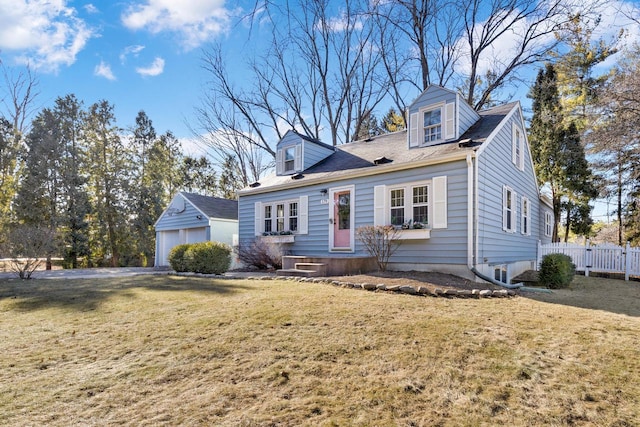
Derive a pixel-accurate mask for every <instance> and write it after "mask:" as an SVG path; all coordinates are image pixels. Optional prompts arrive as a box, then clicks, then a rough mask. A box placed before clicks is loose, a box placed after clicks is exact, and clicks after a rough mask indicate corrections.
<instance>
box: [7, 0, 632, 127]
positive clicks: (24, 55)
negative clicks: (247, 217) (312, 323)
mask: <svg viewBox="0 0 640 427" xmlns="http://www.w3.org/2000/svg"><path fill="white" fill-rule="evenodd" d="M587 1H591V0H587ZM254 4H255V3H254V2H252V1H251V0H246V1H244V3H243V2H242V1H240V2H237V1H234V2H229V1H225V0H122V1H119V0H94V1H78V0H76V1H73V0H0V59H1V60H2V61H3V63H4V65H5V66H7V67H10V68H14V67H15V68H14V69H15V70H19V68H20V67H21V66H24V64H26V63H29V64H30V65H31V67H32V68H33V69H35V70H36V72H37V76H38V78H39V81H40V85H39V89H40V96H39V98H38V99H37V103H38V106H39V107H45V106H51V105H52V104H53V101H54V100H55V99H56V98H57V97H58V96H64V95H66V94H69V93H73V94H75V95H76V96H77V97H78V98H79V99H81V100H82V101H84V102H85V104H86V105H87V106H88V105H90V104H92V103H94V102H97V101H99V100H102V99H106V100H108V101H109V102H111V103H112V104H114V105H115V112H116V117H117V121H118V125H119V126H120V127H123V128H126V127H130V126H132V125H133V124H134V123H135V117H136V115H137V113H138V111H139V110H144V111H145V112H146V113H147V115H148V116H149V117H150V118H151V120H152V121H153V123H154V126H155V127H156V130H157V131H158V132H164V131H166V130H171V131H172V132H174V134H175V135H176V136H177V137H179V138H181V139H183V138H184V139H186V138H189V137H191V136H192V135H191V132H190V131H189V128H188V126H187V124H186V123H191V124H192V125H196V122H195V119H194V108H195V107H196V106H197V105H199V102H200V97H201V93H202V90H203V85H204V84H205V81H206V77H207V76H206V74H205V73H204V72H203V70H202V69H201V68H200V58H201V52H202V49H203V48H206V46H207V43H210V42H222V43H223V44H224V45H225V51H226V52H227V54H230V56H229V60H230V61H233V62H234V64H237V65H238V66H237V67H232V70H233V73H234V77H235V78H237V79H238V81H239V82H241V81H242V75H243V73H242V63H243V61H244V60H245V59H248V58H247V56H249V53H248V52H250V53H254V52H255V51H257V49H258V48H257V47H256V43H257V42H259V41H260V40H262V39H265V40H266V39H268V38H269V37H261V36H262V35H261V34H260V31H269V28H268V27H266V28H265V27H261V26H254V27H253V28H252V34H251V35H249V30H248V27H246V26H244V25H243V24H242V23H241V21H240V18H241V17H242V16H243V14H244V13H246V11H247V9H248V8H251V7H252V6H254ZM337 4H339V3H337ZM607 5H608V7H609V10H610V11H611V10H614V11H615V10H618V9H619V8H620V7H625V5H630V3H624V2H618V1H610V2H608V3H607ZM243 6H244V8H243ZM238 22H240V23H238ZM603 24H604V25H602V27H601V28H602V29H604V30H605V31H607V30H608V31H612V32H614V33H615V32H616V31H617V27H618V26H620V25H622V26H623V27H626V28H627V30H628V31H629V32H630V36H631V37H630V38H631V39H635V40H637V39H640V37H638V33H639V30H638V26H637V25H636V24H626V23H624V22H621V18H620V14H619V13H615V12H611V13H610V14H609V13H608V12H606V11H605V14H604V16H603ZM503 42H504V43H506V45H508V43H509V39H505V40H504V41H503ZM506 45H505V46H506ZM505 46H503V45H499V46H497V47H496V50H497V51H499V50H500V49H502V48H503V47H504V50H507V48H506V47H505ZM526 89H527V88H525V90H526ZM415 95H417V94H415ZM517 95H518V96H519V97H520V98H522V99H521V101H523V102H525V103H526V102H527V101H526V99H524V96H525V95H526V92H524V93H522V94H520V93H518V94H517ZM384 112H385V111H381V112H378V113H379V114H378V115H382V114H384ZM185 122H186V123H185Z"/></svg>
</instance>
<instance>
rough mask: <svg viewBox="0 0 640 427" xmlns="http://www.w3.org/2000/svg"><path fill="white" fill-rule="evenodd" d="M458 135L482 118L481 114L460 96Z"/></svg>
mask: <svg viewBox="0 0 640 427" xmlns="http://www.w3.org/2000/svg"><path fill="white" fill-rule="evenodd" d="M458 119H459V123H458V135H462V134H463V133H465V132H466V131H467V130H468V129H469V128H470V127H471V126H473V124H474V123H475V122H477V121H478V119H480V115H479V114H478V113H476V111H475V110H474V109H473V108H471V107H470V106H469V105H468V104H467V103H466V102H465V101H463V100H462V98H461V97H460V96H458Z"/></svg>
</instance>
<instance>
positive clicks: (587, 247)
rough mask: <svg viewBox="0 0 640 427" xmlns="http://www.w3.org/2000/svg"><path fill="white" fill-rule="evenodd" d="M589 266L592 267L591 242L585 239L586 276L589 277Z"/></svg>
mask: <svg viewBox="0 0 640 427" xmlns="http://www.w3.org/2000/svg"><path fill="white" fill-rule="evenodd" d="M589 267H591V242H589V239H585V242H584V277H589Z"/></svg>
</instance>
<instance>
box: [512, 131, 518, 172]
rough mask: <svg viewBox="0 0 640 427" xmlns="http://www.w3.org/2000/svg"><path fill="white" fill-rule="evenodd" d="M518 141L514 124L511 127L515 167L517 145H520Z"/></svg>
mask: <svg viewBox="0 0 640 427" xmlns="http://www.w3.org/2000/svg"><path fill="white" fill-rule="evenodd" d="M516 139H517V138H516V125H515V124H513V125H511V162H512V163H513V164H514V165H516V148H517V147H516V144H518V141H516Z"/></svg>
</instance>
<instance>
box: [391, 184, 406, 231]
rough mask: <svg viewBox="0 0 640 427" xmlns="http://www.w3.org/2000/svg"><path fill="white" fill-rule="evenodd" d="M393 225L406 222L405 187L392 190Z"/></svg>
mask: <svg viewBox="0 0 640 427" xmlns="http://www.w3.org/2000/svg"><path fill="white" fill-rule="evenodd" d="M390 200H391V225H402V224H404V188H398V189H396V190H391V199H390Z"/></svg>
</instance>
